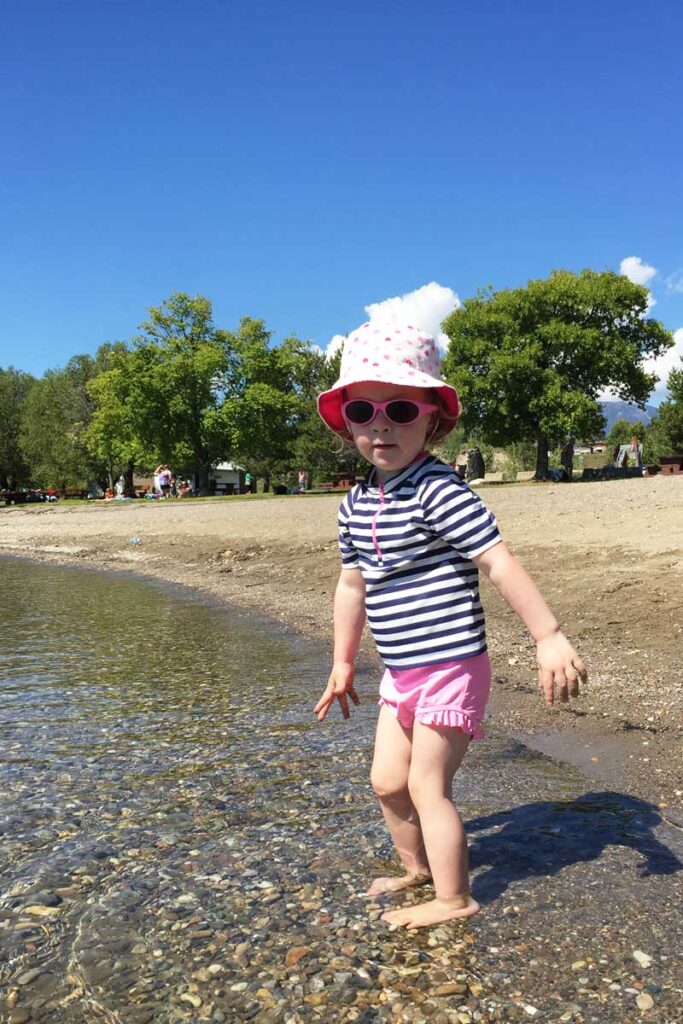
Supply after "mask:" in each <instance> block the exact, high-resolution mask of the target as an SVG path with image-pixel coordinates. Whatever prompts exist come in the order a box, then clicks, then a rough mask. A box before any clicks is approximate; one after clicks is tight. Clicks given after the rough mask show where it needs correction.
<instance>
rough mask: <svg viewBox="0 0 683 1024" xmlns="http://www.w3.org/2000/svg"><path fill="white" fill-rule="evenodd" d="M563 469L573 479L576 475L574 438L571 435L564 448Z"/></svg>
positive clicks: (569, 478) (568, 477)
mask: <svg viewBox="0 0 683 1024" xmlns="http://www.w3.org/2000/svg"><path fill="white" fill-rule="evenodd" d="M562 469H563V470H564V471H565V473H566V474H567V479H568V480H571V479H572V477H573V475H574V438H573V437H570V438H569V439H568V441H567V443H566V444H565V445H564V447H563V449H562Z"/></svg>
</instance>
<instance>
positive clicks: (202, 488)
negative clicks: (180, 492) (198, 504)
mask: <svg viewBox="0 0 683 1024" xmlns="http://www.w3.org/2000/svg"><path fill="white" fill-rule="evenodd" d="M197 481H198V484H199V495H200V497H206V495H207V494H208V493H209V467H208V466H200V467H199V469H198V471H197Z"/></svg>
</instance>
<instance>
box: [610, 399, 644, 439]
mask: <svg viewBox="0 0 683 1024" xmlns="http://www.w3.org/2000/svg"><path fill="white" fill-rule="evenodd" d="M600 406H601V408H602V413H603V416H604V417H605V419H606V420H607V426H606V428H605V434H609V432H610V430H611V429H612V427H613V426H614V424H615V422H616V421H617V420H628V421H629V423H636V422H637V421H638V420H640V422H641V423H645V424H648V423H649V422H650V420H651V419H652V417H653V416H656V415H657V409H656V408H655V407H654V405H646V406H645V408H644V409H639V408H638V406H637V405H632V404H631V402H619V401H618V400H611V399H610V400H609V401H605V402H600Z"/></svg>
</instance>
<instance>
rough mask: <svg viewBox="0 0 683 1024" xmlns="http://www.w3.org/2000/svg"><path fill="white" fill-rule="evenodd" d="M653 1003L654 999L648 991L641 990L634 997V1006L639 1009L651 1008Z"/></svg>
mask: <svg viewBox="0 0 683 1024" xmlns="http://www.w3.org/2000/svg"><path fill="white" fill-rule="evenodd" d="M654 1005H655V1001H654V999H653V998H652V996H651V995H650V993H649V992H641V993H640V995H639V996H638V998H637V999H636V1006H637V1007H638V1009H639V1010H651V1009H652V1007H653V1006H654Z"/></svg>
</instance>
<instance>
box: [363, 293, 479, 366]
mask: <svg viewBox="0 0 683 1024" xmlns="http://www.w3.org/2000/svg"><path fill="white" fill-rule="evenodd" d="M460 304H461V303H460V299H459V298H458V296H457V295H456V293H455V292H454V291H453V289H452V288H445V287H444V286H443V285H441V284H437V283H436V281H432V282H430V284H425V285H423V286H422V287H421V288H416V289H415V291H414V292H408V293H407V294H406V295H400V296H399V295H396V296H394V297H393V298H390V299H384V301H383V302H371V303H370V305H369V306H366V307H365V312H366V313H367V314H368V317H369V319H370V320H375V321H377V322H379V321H381V322H382V323H414V324H415V326H416V327H421V328H422V330H423V331H428V332H429V334H431V335H433V336H434V337H435V338H436V340H437V341H438V343H439V345H440V346H441V348H442V349H443V350H444V351H445V350H446V348H447V347H448V338H447V337H446V335H445V334H443V333H442V332H441V323H442V321H443V320H444V319H445V318H446V317H447V316H448V315H449V313H452V312H453V310H454V309H457V308H458V306H460Z"/></svg>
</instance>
